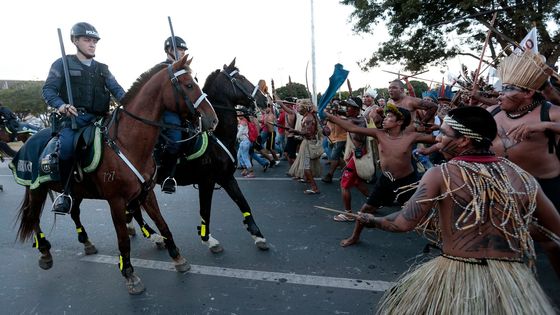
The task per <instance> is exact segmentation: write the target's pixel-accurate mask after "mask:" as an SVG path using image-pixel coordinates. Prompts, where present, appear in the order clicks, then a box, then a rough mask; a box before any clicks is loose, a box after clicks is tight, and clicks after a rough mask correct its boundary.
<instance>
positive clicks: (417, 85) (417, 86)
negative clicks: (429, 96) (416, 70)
mask: <svg viewBox="0 0 560 315" xmlns="http://www.w3.org/2000/svg"><path fill="white" fill-rule="evenodd" d="M410 84H411V85H412V88H413V89H414V94H416V97H420V98H422V93H423V92H426V91H427V90H428V89H429V88H428V85H427V84H426V82H422V81H416V80H410Z"/></svg>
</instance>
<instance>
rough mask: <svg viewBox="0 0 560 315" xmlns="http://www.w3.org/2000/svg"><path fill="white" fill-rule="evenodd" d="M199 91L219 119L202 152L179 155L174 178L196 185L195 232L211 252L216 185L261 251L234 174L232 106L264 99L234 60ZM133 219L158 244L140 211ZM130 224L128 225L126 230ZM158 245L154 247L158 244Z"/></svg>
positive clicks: (217, 248)
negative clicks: (197, 216)
mask: <svg viewBox="0 0 560 315" xmlns="http://www.w3.org/2000/svg"><path fill="white" fill-rule="evenodd" d="M202 90H203V91H204V92H205V93H206V94H208V98H209V99H210V101H211V102H212V105H213V106H214V109H215V110H216V113H217V115H218V119H219V120H220V124H219V125H218V127H217V128H216V130H215V132H214V135H211V136H209V138H208V147H207V149H206V152H205V153H204V154H203V155H202V156H200V157H198V158H194V159H187V158H182V159H180V163H179V164H178V165H177V170H176V172H175V179H176V180H177V184H178V185H180V186H186V185H192V184H195V185H197V186H198V191H199V193H198V196H199V203H200V217H201V222H200V226H198V234H199V235H200V237H201V239H202V242H203V243H204V244H206V245H207V246H208V247H209V248H210V250H211V251H212V252H213V253H217V252H221V251H222V250H223V247H222V246H221V244H220V242H219V241H218V240H217V239H216V238H215V237H214V236H215V235H211V234H210V221H211V218H210V214H211V211H212V196H213V193H214V186H215V185H216V184H218V185H220V186H221V187H222V188H223V189H224V190H225V191H226V192H227V194H228V196H229V197H230V198H231V199H232V200H233V201H234V202H235V203H236V204H237V206H238V207H239V210H240V211H241V214H242V217H243V224H244V225H245V227H246V228H247V230H248V231H249V233H250V234H251V237H252V238H253V241H254V242H255V245H256V246H257V247H258V248H259V249H262V250H266V249H268V245H267V243H266V239H265V238H264V236H263V235H262V233H261V231H260V229H259V228H258V226H257V224H256V223H255V220H254V217H253V213H252V210H251V206H250V205H249V203H248V202H247V200H246V199H245V196H244V195H243V192H241V189H240V188H239V185H238V183H237V180H236V179H235V177H234V173H235V170H236V157H237V154H236V152H237V151H236V134H237V111H236V105H242V106H244V109H243V111H246V112H254V111H255V110H256V108H255V105H257V106H258V107H260V108H266V106H267V98H266V97H265V96H264V95H263V94H262V93H261V92H260V90H259V89H258V88H257V87H256V86H255V85H253V84H252V83H251V82H250V81H249V80H247V78H245V77H244V76H243V75H241V73H239V69H238V68H237V67H236V66H235V59H234V60H233V61H232V62H231V63H230V64H229V65H228V66H226V65H224V67H223V69H221V70H220V69H218V70H216V71H214V72H213V73H211V74H210V75H209V76H208V78H206V82H205V84H204V87H203V88H202ZM161 181H162V179H158V182H160V183H161ZM133 213H134V216H135V219H136V220H137V221H138V223H139V224H140V225H141V226H142V232H143V233H144V236H149V237H150V239H151V240H152V241H154V242H156V244H157V243H158V241H159V242H160V244H161V237H160V236H159V235H157V234H154V233H152V232H153V230H152V229H151V228H150V227H149V226H147V225H146V224H145V222H144V221H143V220H142V218H141V214H140V211H134V212H133ZM131 228H132V229H133V226H131V225H129V229H131ZM160 244H158V247H161V246H160Z"/></svg>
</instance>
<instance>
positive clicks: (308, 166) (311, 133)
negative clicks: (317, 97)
mask: <svg viewBox="0 0 560 315" xmlns="http://www.w3.org/2000/svg"><path fill="white" fill-rule="evenodd" d="M298 106H299V113H300V114H301V115H303V120H302V122H301V131H299V130H290V131H292V132H294V133H295V134H296V135H301V136H302V137H303V141H302V143H301V145H300V149H299V153H298V157H297V158H296V161H294V164H293V165H292V167H291V168H290V171H289V174H290V175H292V176H295V177H303V178H305V181H306V182H307V183H308V184H309V186H310V189H307V190H305V191H304V192H303V193H304V194H306V195H314V194H318V193H319V188H318V187H317V183H316V182H315V179H314V176H317V175H319V174H321V165H320V162H319V157H317V158H315V159H312V158H311V146H320V145H321V141H320V140H319V139H318V131H319V126H318V121H317V117H316V115H315V109H314V107H315V106H314V105H313V103H311V100H307V99H304V100H298Z"/></svg>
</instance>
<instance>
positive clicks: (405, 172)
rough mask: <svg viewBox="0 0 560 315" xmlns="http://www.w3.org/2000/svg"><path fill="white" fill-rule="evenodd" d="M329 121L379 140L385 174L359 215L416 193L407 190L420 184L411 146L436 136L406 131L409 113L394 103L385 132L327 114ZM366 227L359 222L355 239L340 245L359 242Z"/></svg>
mask: <svg viewBox="0 0 560 315" xmlns="http://www.w3.org/2000/svg"><path fill="white" fill-rule="evenodd" d="M327 118H328V119H329V120H330V121H332V122H334V123H336V124H337V125H340V126H342V127H343V128H344V129H346V130H348V132H351V133H357V134H362V135H366V136H371V137H374V138H376V139H377V142H378V144H377V146H378V150H379V159H380V162H381V172H382V175H381V176H379V177H378V178H377V181H376V183H375V185H374V187H373V191H372V193H371V194H370V195H369V197H368V199H367V201H366V203H365V204H364V205H363V206H362V208H361V210H360V212H368V213H374V212H376V211H377V209H378V208H379V207H380V206H383V205H386V206H391V205H392V204H393V201H394V200H395V198H396V199H397V202H398V203H400V204H403V203H404V202H406V201H407V200H408V198H410V196H411V195H412V193H413V191H412V190H406V187H407V186H410V185H411V184H413V183H415V182H416V181H418V176H417V174H416V172H415V171H414V168H413V167H412V160H411V156H412V147H413V145H414V144H416V143H417V142H424V143H434V137H433V136H432V135H428V134H423V133H417V132H413V131H409V130H406V127H407V126H408V124H410V113H409V112H408V110H406V109H404V108H397V107H396V106H394V105H391V104H389V105H387V106H385V118H384V119H383V129H375V128H362V127H358V126H356V125H354V124H353V123H351V122H348V121H345V120H342V119H340V118H339V117H336V116H334V115H332V114H328V113H327ZM401 190H404V191H401ZM397 191H399V193H398V194H397ZM363 228H364V227H363V225H362V223H360V222H356V225H355V227H354V231H353V232H352V236H350V237H349V238H347V239H345V240H343V241H342V242H340V245H341V246H349V245H352V244H355V243H357V242H358V240H359V239H360V234H361V233H362V230H363Z"/></svg>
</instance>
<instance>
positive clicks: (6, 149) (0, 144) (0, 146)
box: [0, 141, 16, 157]
mask: <svg viewBox="0 0 560 315" xmlns="http://www.w3.org/2000/svg"><path fill="white" fill-rule="evenodd" d="M0 152H3V153H6V155H7V156H9V157H14V156H15V155H16V151H14V150H12V148H10V146H9V145H8V144H7V143H6V142H4V141H0Z"/></svg>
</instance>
